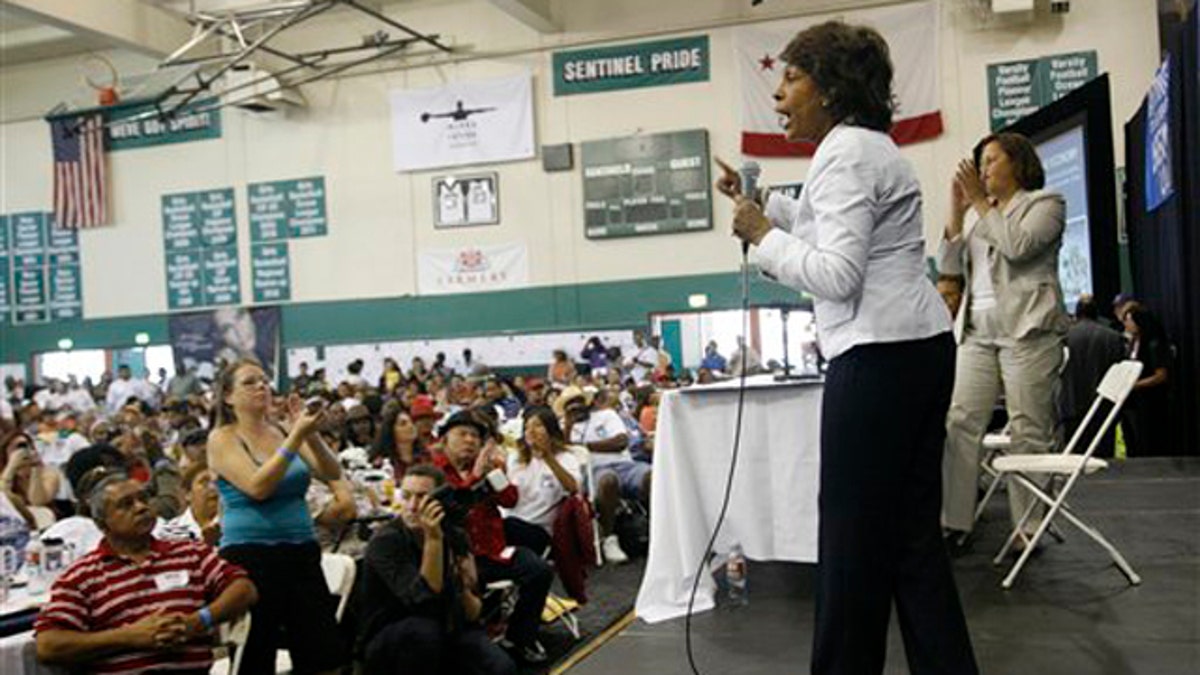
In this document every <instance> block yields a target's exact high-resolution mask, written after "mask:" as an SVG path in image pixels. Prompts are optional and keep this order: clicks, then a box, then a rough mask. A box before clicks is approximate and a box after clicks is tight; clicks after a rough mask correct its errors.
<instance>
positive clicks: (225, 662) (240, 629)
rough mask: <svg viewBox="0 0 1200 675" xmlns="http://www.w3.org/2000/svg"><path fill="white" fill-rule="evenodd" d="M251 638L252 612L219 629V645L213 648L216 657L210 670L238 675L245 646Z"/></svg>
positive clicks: (213, 672) (215, 672) (222, 673)
mask: <svg viewBox="0 0 1200 675" xmlns="http://www.w3.org/2000/svg"><path fill="white" fill-rule="evenodd" d="M248 639H250V612H246V613H245V614H243V615H242V616H241V617H240V618H238V619H236V620H234V621H231V622H229V623H225V624H221V626H220V627H219V628H218V629H217V641H218V642H219V646H218V647H217V648H216V649H214V650H213V652H214V654H213V656H215V657H216V660H214V662H213V665H212V670H211V671H210V672H211V673H212V675H227V674H228V675H237V673H238V669H239V668H241V667H242V653H243V651H244V650H243V647H245V646H246V640H248Z"/></svg>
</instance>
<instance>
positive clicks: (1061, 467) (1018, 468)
mask: <svg viewBox="0 0 1200 675" xmlns="http://www.w3.org/2000/svg"><path fill="white" fill-rule="evenodd" d="M1141 372H1142V364H1141V363H1140V362H1138V361H1122V362H1120V363H1117V364H1113V366H1112V367H1111V368H1109V369H1108V372H1107V373H1105V375H1104V379H1103V380H1102V381H1101V382H1100V386H1099V387H1097V388H1096V394H1097V396H1096V400H1095V401H1094V402H1093V403H1092V407H1091V408H1090V409H1088V413H1087V415H1086V416H1085V417H1084V418H1083V422H1082V423H1081V424H1080V425H1079V428H1078V429H1076V431H1075V434H1074V436H1072V438H1071V441H1070V442H1069V443H1067V447H1066V448H1064V449H1063V451H1062V453H1060V454H1056V455H1008V456H1004V457H997V458H996V459H995V460H994V461H993V462H992V468H993V469H994V470H995V471H996V473H997V474H998V479H1003V478H1005V477H1006V476H1007V477H1008V478H1009V479H1011V481H1012V483H1010V489H1011V488H1012V487H1013V486H1014V485H1020V486H1021V487H1023V488H1025V489H1026V490H1029V491H1030V492H1031V493H1032V494H1033V496H1034V497H1036V498H1037V501H1034V502H1033V503H1031V504H1030V505H1029V508H1027V509H1026V510H1025V513H1024V514H1022V515H1021V519H1020V521H1019V522H1018V523H1017V526H1016V527H1014V528H1013V531H1012V533H1011V534H1009V535H1008V539H1007V540H1006V541H1005V542H1004V546H1003V547H1002V548H1001V549H1000V553H998V554H997V555H996V558H995V559H994V560H993V562H994V563H995V564H997V565H999V564H1000V563H1001V562H1002V561H1003V560H1004V557H1005V556H1006V555H1008V551H1009V549H1010V548H1012V545H1013V543H1014V542H1015V541H1016V540H1017V537H1021V539H1022V540H1024V541H1025V550H1024V551H1022V552H1021V556H1020V557H1019V558H1018V559H1017V562H1016V563H1015V564H1014V565H1013V566H1012V569H1011V570H1009V572H1008V575H1007V576H1006V577H1004V581H1002V582H1001V584H1000V585H1001V586H1003V587H1004V588H1012V585H1013V582H1014V581H1015V580H1016V578H1017V575H1018V574H1019V573H1020V572H1021V568H1022V567H1024V566H1025V562H1026V561H1027V560H1029V556H1030V555H1032V553H1033V550H1034V548H1036V547H1037V544H1038V541H1039V540H1041V538H1042V535H1043V534H1045V533H1046V530H1047V529H1048V528H1049V527H1050V523H1051V522H1052V521H1053V520H1054V517H1055V516H1057V515H1058V514H1060V513H1061V514H1062V515H1063V517H1064V518H1066V519H1067V520H1068V521H1069V522H1070V523H1071V524H1072V525H1074V526H1075V527H1077V528H1079V530H1080V531H1082V532H1083V533H1084V534H1086V535H1087V536H1089V537H1091V538H1092V539H1093V540H1094V541H1095V542H1096V543H1097V544H1099V545H1100V546H1101V547H1103V548H1104V550H1106V551H1108V554H1109V556H1111V557H1112V559H1113V563H1115V564H1116V566H1117V567H1118V568H1119V569H1120V570H1121V572H1122V573H1124V574H1125V576H1126V577H1127V578H1128V579H1129V583H1130V584H1132V585H1135V586H1136V585H1137V584H1140V583H1141V582H1142V579H1141V577H1139V576H1138V575H1137V573H1136V572H1134V571H1133V568H1132V567H1130V566H1129V563H1128V562H1126V561H1125V558H1124V557H1123V556H1122V555H1121V552H1120V551H1118V550H1117V548H1116V547H1115V546H1113V545H1112V544H1110V543H1109V542H1108V540H1107V539H1105V538H1104V535H1102V534H1100V531H1099V530H1096V529H1095V528H1093V527H1091V526H1090V525H1088V524H1087V523H1085V522H1083V520H1081V519H1080V518H1079V517H1078V516H1077V515H1076V514H1075V512H1074V511H1073V510H1072V509H1071V508H1070V506H1069V505H1068V504H1067V495H1068V494H1070V492H1071V489H1072V488H1073V487H1075V483H1076V482H1077V481H1078V480H1079V478H1080V476H1082V475H1084V474H1092V473H1095V472H1097V471H1101V470H1103V469H1105V468H1107V467H1108V462H1105V461H1104V460H1102V459H1098V458H1095V457H1092V454H1093V453H1095V451H1096V447H1097V446H1099V444H1100V441H1101V440H1102V439H1103V438H1104V434H1105V433H1107V432H1108V429H1109V427H1111V426H1112V424H1113V421H1114V420H1115V419H1116V418H1117V415H1118V414H1119V413H1120V412H1121V407H1122V406H1124V405H1125V401H1126V399H1127V398H1129V392H1130V391H1132V390H1133V385H1134V384H1135V383H1136V382H1137V379H1138V376H1139V375H1141ZM1104 401H1108V402H1109V403H1111V404H1112V407H1111V408H1110V409H1109V411H1108V414H1107V415H1106V416H1105V418H1104V422H1103V424H1101V425H1100V428H1099V430H1098V431H1096V433H1095V434H1093V436H1092V439H1091V442H1090V443H1088V446H1087V450H1086V451H1085V452H1084V453H1083V454H1082V455H1075V454H1072V453H1073V452H1074V450H1075V447H1076V446H1077V445H1079V443H1080V440H1081V439H1082V437H1083V434H1084V431H1086V430H1087V429H1088V427H1089V426H1090V425H1091V422H1092V419H1093V418H1094V417H1095V416H1096V414H1097V412H1098V411H1099V410H1100V406H1101V404H1102V403H1103V402H1104ZM1031 475H1041V476H1047V475H1048V476H1049V477H1050V478H1051V479H1054V478H1065V482H1064V483H1063V486H1062V488H1061V489H1060V490H1058V491H1057V496H1056V497H1052V496H1051V495H1050V494H1048V493H1047V491H1046V490H1044V489H1043V488H1042V487H1041V486H1040V485H1038V484H1037V483H1036V482H1034V480H1033V479H1031V478H1030V476H1031ZM1038 502H1041V503H1042V504H1045V505H1046V506H1048V507H1049V509H1048V510H1047V511H1046V515H1045V516H1044V517H1043V518H1042V522H1041V524H1040V525H1038V528H1037V530H1036V531H1035V532H1034V534H1033V537H1031V538H1030V537H1026V536H1025V534H1024V527H1025V523H1026V522H1028V521H1029V518H1030V517H1031V516H1032V515H1033V512H1034V511H1035V510H1036V509H1037V507H1038Z"/></svg>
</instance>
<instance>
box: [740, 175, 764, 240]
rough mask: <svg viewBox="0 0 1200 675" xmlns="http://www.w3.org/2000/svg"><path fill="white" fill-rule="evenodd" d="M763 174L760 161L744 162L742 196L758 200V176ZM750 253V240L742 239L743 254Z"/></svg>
mask: <svg viewBox="0 0 1200 675" xmlns="http://www.w3.org/2000/svg"><path fill="white" fill-rule="evenodd" d="M760 175H762V167H760V166H759V165H758V162H754V161H750V162H742V166H741V168H739V169H738V176H739V177H741V179H742V196H743V197H746V198H748V199H750V200H752V201H756V202H757V201H758V177H759V176H760ZM749 253H750V242H748V241H745V240H743V241H742V255H747V254H749Z"/></svg>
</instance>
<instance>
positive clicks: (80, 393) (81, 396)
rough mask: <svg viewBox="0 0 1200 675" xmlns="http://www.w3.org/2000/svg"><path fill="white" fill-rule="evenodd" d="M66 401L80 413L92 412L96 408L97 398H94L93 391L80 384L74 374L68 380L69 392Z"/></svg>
mask: <svg viewBox="0 0 1200 675" xmlns="http://www.w3.org/2000/svg"><path fill="white" fill-rule="evenodd" d="M64 402H65V404H66V405H67V406H68V407H69V408H71V409H72V410H74V411H75V412H78V413H87V412H92V411H93V410H95V409H96V400H95V399H93V398H92V393H91V392H89V391H88V390H87V389H86V388H85V387H83V386H82V385H80V384H79V380H77V379H75V376H74V375H72V376H71V378H70V380H68V381H67V394H66V399H65V401H64Z"/></svg>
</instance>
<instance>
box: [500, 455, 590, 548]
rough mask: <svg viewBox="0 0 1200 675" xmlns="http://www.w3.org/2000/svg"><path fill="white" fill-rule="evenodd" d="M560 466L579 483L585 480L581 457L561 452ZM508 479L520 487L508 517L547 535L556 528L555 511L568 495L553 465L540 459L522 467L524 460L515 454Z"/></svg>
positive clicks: (511, 457)
mask: <svg viewBox="0 0 1200 675" xmlns="http://www.w3.org/2000/svg"><path fill="white" fill-rule="evenodd" d="M554 457H555V459H557V460H558V463H559V464H560V465H562V468H563V469H565V470H566V472H567V473H569V474H571V477H572V478H574V479H575V481H576V482H577V483H578V482H580V481H582V480H583V472H582V470H581V467H580V465H579V458H577V457H576V456H575V454H574V453H572V452H569V451H568V452H560V453H558V454H557V455H555V456H554ZM508 480H509V481H510V482H512V483H513V484H514V485H516V486H517V495H518V497H517V505H516V506H514V507H513V508H512V509H510V510H508V512H507V513H506V514H505V515H510V516H516V517H517V518H520V519H521V520H524V521H525V522H528V523H533V524H534V525H539V526H541V528H542V529H544V530H546V532H551V531H552V530H553V529H554V517H555V510H556V508H557V507H558V503H559V502H561V501H562V500H564V499H566V498H567V495H568V492H567V491H566V490H565V489H563V486H562V483H561V482H560V481H559V480H558V477H557V476H555V475H554V472H553V471H551V470H550V466H549V465H547V464H546V462H545V461H543V460H542V459H539V458H537V457H533V458H531V459H530V460H529V464H522V463H521V458H520V457H519V456H518V455H517V454H516V453H513V454H511V455H509V457H508Z"/></svg>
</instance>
